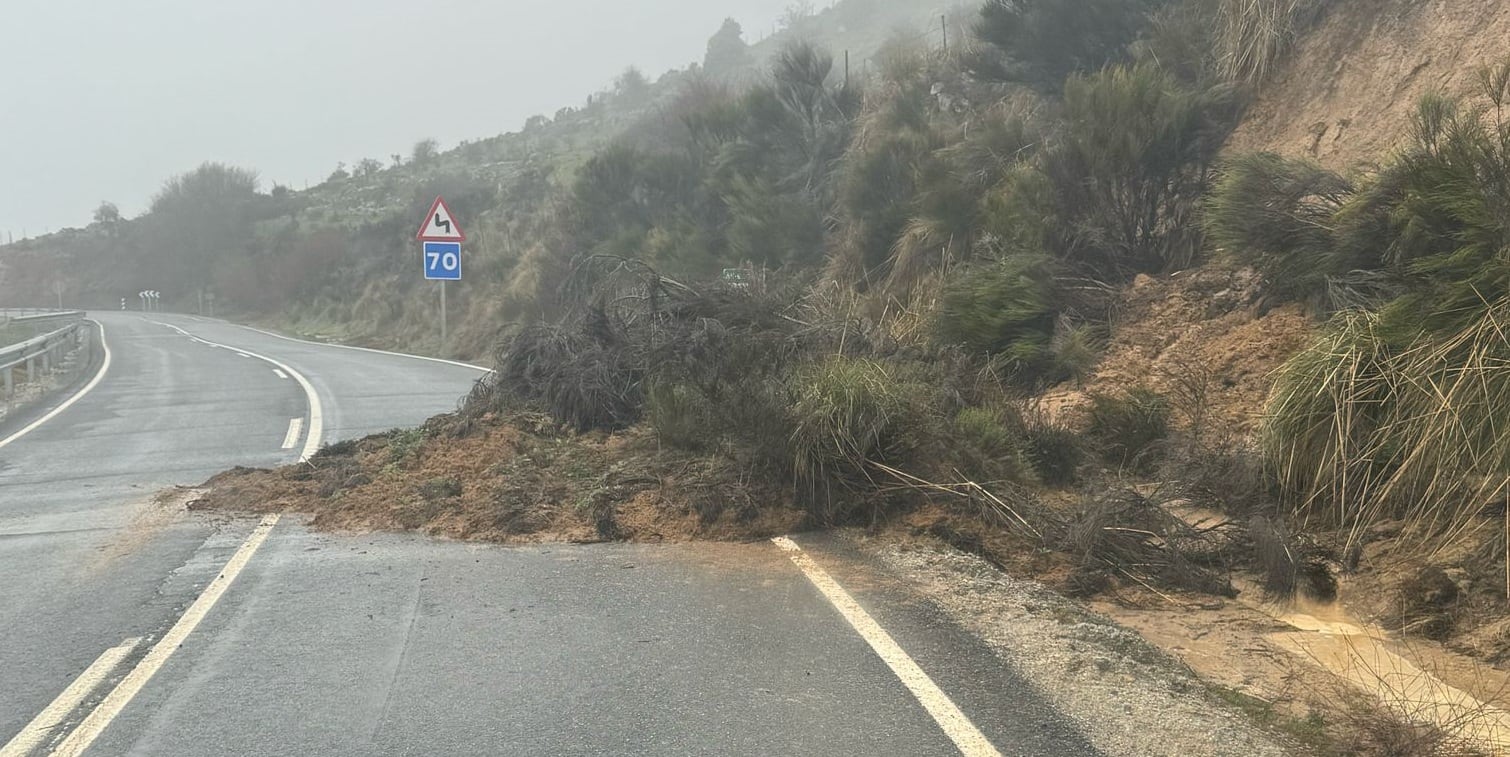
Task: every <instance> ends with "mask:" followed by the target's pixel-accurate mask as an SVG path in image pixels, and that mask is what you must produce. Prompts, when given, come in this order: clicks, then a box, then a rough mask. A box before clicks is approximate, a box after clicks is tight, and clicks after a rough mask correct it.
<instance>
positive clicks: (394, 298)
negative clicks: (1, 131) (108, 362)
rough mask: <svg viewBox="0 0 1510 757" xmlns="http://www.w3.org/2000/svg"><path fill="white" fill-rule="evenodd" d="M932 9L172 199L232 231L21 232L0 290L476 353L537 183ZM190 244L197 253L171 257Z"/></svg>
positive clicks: (839, 23)
mask: <svg viewBox="0 0 1510 757" xmlns="http://www.w3.org/2000/svg"><path fill="white" fill-rule="evenodd" d="M937 18H938V16H937V9H936V8H935V9H932V10H919V9H918V8H917V6H915V4H912V3H908V2H902V1H901V0H846V1H845V2H842V3H838V4H836V5H834V6H833V7H830V8H827V9H824V10H821V11H818V12H817V13H815V14H813V15H810V16H807V17H803V18H799V19H796V20H795V21H794V22H793V23H792V24H791V26H790V28H786V29H783V30H781V31H779V32H778V33H777V34H775V35H771V36H768V37H766V38H765V39H763V40H762V41H761V42H760V43H759V44H756V45H753V46H750V47H749V48H748V50H744V49H742V46H743V44H744V43H743V42H739V41H737V40H736V41H735V42H734V45H735V47H736V48H740V49H736V50H735V52H734V54H732V55H730V56H725V57H724V58H722V59H719V61H718V62H719V68H718V69H716V70H711V71H710V70H705V69H703V68H702V67H700V66H697V65H694V66H693V67H692V68H691V69H688V70H678V71H669V72H666V73H664V74H662V75H660V76H659V77H657V78H654V79H653V80H651V79H645V78H644V77H642V76H641V75H640V74H639V73H638V72H628V73H626V75H625V76H622V77H620V78H619V79H618V80H617V81H616V82H615V83H614V84H613V85H612V86H611V87H609V88H607V89H605V90H604V91H601V92H597V93H592V94H590V95H588V96H587V97H585V99H584V104H583V105H581V106H578V107H567V108H563V109H561V110H560V111H558V112H557V113H555V114H550V115H541V116H537V117H534V118H531V119H530V120H529V121H528V123H526V124H525V126H524V128H523V129H522V130H520V131H515V132H509V133H505V134H501V135H498V136H493V137H487V138H482V139H478V140H474V141H465V142H463V143H462V144H459V145H456V146H454V147H452V148H451V149H448V150H445V151H443V152H438V153H435V152H433V146H431V149H426V150H425V151H424V152H419V151H418V149H417V151H416V152H415V153H414V154H412V155H404V156H394V157H395V158H397V159H398V160H397V161H396V162H395V161H386V160H378V159H369V160H364V161H361V162H360V163H359V164H357V165H353V166H346V165H344V164H342V165H340V166H338V167H337V169H336V171H335V172H333V173H332V175H331V177H330V178H329V179H328V180H327V181H325V182H323V183H321V184H319V185H317V186H314V187H310V188H308V189H307V190H298V189H293V188H289V187H281V186H274V187H256V188H255V189H257V190H258V191H260V192H262V193H263V194H260V195H259V196H258V197H259V198H260V199H253V198H251V197H250V196H248V197H246V198H224V202H230V203H232V204H234V205H236V206H237V207H235V208H234V209H232V208H216V207H212V206H211V205H206V204H205V203H204V202H203V200H202V198H196V199H193V200H187V201H184V202H181V203H180V205H181V206H183V207H182V208H181V209H182V212H183V215H190V214H207V213H213V214H217V215H222V216H234V217H235V218H236V222H235V223H234V224H233V226H235V228H231V227H230V226H224V227H222V228H213V229H210V228H202V229H201V228H172V227H174V226H178V227H183V225H184V223H185V222H180V221H178V220H173V218H172V217H171V215H172V213H171V212H170V211H171V210H172V209H171V208H168V209H167V210H164V212H154V211H156V210H158V209H159V205H160V204H161V203H159V202H155V203H154V206H153V210H149V212H148V213H146V214H144V215H143V216H142V217H140V218H136V219H122V220H116V219H114V218H110V219H107V220H104V221H102V222H97V223H95V224H92V225H91V226H89V227H87V228H84V229H66V230H63V231H60V232H58V233H55V234H51V235H48V236H44V237H39V238H34V239H30V240H24V241H20V242H17V243H15V244H13V245H10V246H8V247H0V271H3V273H0V299H3V300H5V301H6V302H8V303H10V304H13V305H45V304H47V303H48V302H50V301H52V299H53V297H54V296H55V295H54V294H52V293H53V292H54V291H55V290H57V289H62V290H63V291H64V295H63V296H64V299H66V300H67V301H68V302H69V303H70V304H77V305H83V306H88V307H115V306H116V304H117V303H118V301H119V300H120V298H122V297H125V298H127V299H128V301H129V302H130V304H132V305H135V304H136V303H135V301H134V299H131V298H134V297H135V293H136V292H138V291H140V290H142V289H156V290H160V291H162V292H164V297H165V302H164V304H165V306H167V307H168V308H170V309H177V310H183V311H188V312H199V311H201V310H207V311H209V310H213V311H214V312H216V313H218V314H223V315H230V316H233V317H238V318H242V319H250V320H256V321H260V322H263V323H267V324H269V325H274V326H279V327H283V328H288V329H291V330H294V331H298V332H301V333H304V334H307V335H312V336H317V337H320V338H334V339H343V340H346V341H352V342H358V343H363V344H371V345H381V346H388V347H402V348H405V349H409V350H416V351H421V352H429V353H442V352H444V353H446V354H449V355H454V356H463V357H474V358H475V357H480V356H483V355H484V353H486V351H487V350H488V348H489V345H490V344H491V341H492V339H493V337H494V335H495V334H496V332H497V330H498V329H499V328H500V326H501V325H502V323H503V322H505V321H507V320H511V319H514V318H517V317H519V315H520V314H521V313H524V312H530V311H531V310H532V306H531V305H528V304H525V305H523V306H520V307H509V306H505V305H504V304H503V303H502V302H501V301H500V298H498V297H497V296H495V294H496V293H497V291H498V288H499V287H501V286H507V285H508V284H509V281H510V279H511V278H515V277H514V276H513V272H514V270H515V269H516V267H517V266H518V265H519V263H520V261H521V259H522V258H524V257H526V256H527V255H528V254H529V252H530V249H531V247H532V246H536V245H538V244H539V242H540V240H541V239H542V238H543V237H545V236H547V234H548V229H547V228H546V227H547V226H549V225H550V223H551V221H550V215H551V214H552V213H554V212H555V210H556V208H555V207H553V206H552V203H551V202H550V195H551V194H552V193H553V192H559V191H561V189H562V188H563V187H566V186H568V185H569V184H570V183H571V180H572V176H573V174H574V173H575V172H576V170H577V169H578V168H579V167H580V166H581V165H582V164H583V163H584V162H586V161H587V160H588V159H589V158H590V157H591V156H592V155H593V154H594V153H595V152H596V151H598V150H599V149H600V148H602V147H603V146H604V145H607V144H609V143H612V142H616V141H619V142H625V143H631V144H646V143H650V144H653V143H655V142H656V140H657V139H658V138H659V137H658V135H660V134H662V133H664V132H665V131H666V130H667V129H668V128H672V129H676V128H680V123H679V122H678V120H677V119H678V118H679V117H678V116H676V115H674V114H673V113H672V111H674V110H675V108H676V103H677V100H678V98H679V97H681V96H682V93H683V92H684V91H685V90H686V89H687V88H688V87H690V86H693V84H694V83H695V82H708V83H710V84H715V83H717V82H729V83H731V84H734V85H735V86H744V84H740V83H742V82H749V81H755V80H758V79H760V78H762V77H763V76H764V75H765V74H766V72H768V71H769V67H770V64H771V59H772V57H773V56H775V55H776V54H777V53H778V52H779V51H780V50H781V49H782V48H783V46H785V45H787V44H789V43H791V42H793V41H795V40H804V41H809V42H812V43H813V44H815V45H818V46H821V47H822V48H823V49H826V50H834V51H837V52H839V53H840V54H841V55H842V53H843V52H849V53H850V57H851V61H852V67H853V69H854V71H855V76H856V77H858V76H860V75H861V72H862V71H863V70H864V69H866V68H867V67H868V66H869V61H870V60H871V58H873V57H874V56H875V54H876V52H877V50H878V49H879V46H880V45H881V43H882V42H883V41H884V40H886V39H887V38H888V37H889V36H891V35H892V34H894V33H897V32H898V31H899V30H901V31H904V32H905V31H908V30H910V31H911V33H914V34H915V35H916V36H917V37H918V38H919V39H922V40H926V39H927V38H928V37H929V36H930V35H931V36H933V37H937V36H938V35H939V31H938V21H937ZM710 31H711V30H710ZM956 32H957V33H960V34H963V29H959V28H957V29H956ZM750 36H751V35H749V34H746V35H745V37H746V39H747V40H748V38H749V37H750ZM688 53H689V55H688V57H694V56H696V55H697V54H698V51H688ZM715 86H723V85H718V84H715ZM405 152H408V151H407V150H406V151H405ZM200 189H201V190H202V189H203V187H201V188H200ZM196 191H200V190H196ZM200 193H201V194H203V192H202V191H201V192H200ZM437 194H444V195H445V196H446V197H447V198H448V200H449V201H450V202H451V204H452V206H453V207H455V208H456V209H457V211H458V213H460V214H461V216H462V218H463V220H464V224H465V227H466V228H467V230H468V233H469V236H470V241H469V244H468V248H467V253H468V257H467V270H468V275H467V277H466V279H465V280H464V281H463V282H461V283H460V284H458V285H453V286H452V289H451V291H450V293H449V294H450V307H451V322H452V323H453V324H458V326H457V327H453V331H452V335H453V338H452V339H451V340H450V343H448V344H445V345H442V344H440V342H439V333H438V328H437V325H436V318H435V313H434V311H435V308H436V307H437V303H436V302H435V301H434V298H435V290H434V285H433V284H428V283H427V282H422V281H416V280H415V279H416V278H417V277H416V276H414V275H413V273H414V269H415V266H414V265H413V261H414V260H415V259H417V258H416V257H415V256H417V252H415V251H413V250H412V249H411V248H412V246H413V245H412V243H411V242H412V240H411V239H410V234H411V233H412V232H411V231H410V230H409V228H408V227H410V226H412V225H413V224H414V223H415V220H414V219H416V218H418V217H419V216H420V215H422V214H423V212H424V206H426V205H427V203H428V202H429V201H430V199H433V197H434V196H435V195H437ZM159 199H161V198H159ZM170 199H171V198H170ZM219 201H220V200H216V201H215V202H219ZM212 204H213V203H212ZM188 247H197V248H201V251H200V252H197V253H176V252H172V251H171V250H179V249H183V248H188ZM165 248H166V249H165ZM185 255H187V256H189V257H193V256H195V255H198V256H206V255H208V256H212V257H224V258H225V260H224V261H223V262H219V263H213V264H209V265H210V267H213V268H215V269H216V270H213V271H211V270H209V269H208V268H204V267H203V265H201V266H198V268H199V269H200V270H198V271H189V270H186V269H187V268H191V267H189V266H184V265H182V264H181V261H178V260H170V259H174V258H179V257H183V256H185ZM201 262H203V261H201ZM206 298H208V300H207V301H208V302H209V305H208V306H206V305H203V304H202V303H203V302H205V301H206Z"/></svg>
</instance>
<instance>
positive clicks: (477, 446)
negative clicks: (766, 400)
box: [191, 414, 805, 542]
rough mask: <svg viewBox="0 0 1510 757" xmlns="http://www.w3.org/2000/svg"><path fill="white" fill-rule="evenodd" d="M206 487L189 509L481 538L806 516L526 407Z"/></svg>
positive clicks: (719, 527)
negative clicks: (291, 515) (293, 515)
mask: <svg viewBox="0 0 1510 757" xmlns="http://www.w3.org/2000/svg"><path fill="white" fill-rule="evenodd" d="M205 489H206V494H205V496H204V497H203V498H202V499H200V500H198V501H196V502H194V503H192V504H191V508H192V509H212V510H239V511H252V512H300V513H309V514H311V515H313V521H312V522H313V525H314V526H316V527H318V528H327V529H332V530H338V531H342V530H352V531H371V530H413V531H420V532H424V533H428V534H432V535H436V536H443V537H447V538H455V539H465V540H476V541H491V542H535V541H573V542H595V541H608V540H630V541H679V540H687V539H714V540H743V539H757V538H766V537H770V536H775V535H779V534H782V533H787V532H790V531H792V530H796V529H800V528H801V527H802V526H803V525H804V522H805V514H804V513H803V512H801V511H800V510H798V509H796V508H794V507H793V506H792V504H791V493H790V492H784V491H780V490H777V489H773V488H771V487H768V486H762V485H761V483H760V482H759V481H753V480H749V479H748V478H743V477H741V476H739V475H738V474H737V471H735V470H733V469H732V468H730V467H728V466H726V465H723V464H721V463H720V462H719V461H718V460H716V459H713V458H708V457H697V456H689V455H684V454H675V453H671V452H668V451H665V450H663V449H661V448H660V447H659V445H658V444H657V443H656V440H655V438H654V437H653V436H652V435H650V434H646V433H641V432H637V431H633V430H631V431H626V432H619V433H601V432H598V433H587V434H578V433H574V432H567V431H564V430H561V429H560V428H559V427H558V426H557V425H556V424H555V423H553V422H551V421H550V420H549V419H547V418H545V417H543V416H534V415H514V416H510V417H507V418H505V417H502V416H498V415H492V414H488V415H483V416H481V417H478V418H476V419H471V420H464V419H462V418H460V417H458V416H454V415H446V416H438V417H436V418H433V419H431V420H430V421H429V422H428V423H426V424H425V425H424V426H423V427H421V428H417V429H395V430H393V431H389V432H386V433H382V434H375V435H373V436H369V437H366V438H364V439H360V440H355V441H349V442H341V443H337V444H333V445H329V446H327V447H325V448H324V449H322V450H321V451H320V452H319V453H318V454H316V455H314V456H313V457H312V458H311V459H310V460H309V461H308V462H302V463H295V464H293V465H287V466H284V467H282V468H277V469H271V470H269V469H252V468H234V469H232V470H229V471H226V472H224V473H221V474H219V475H217V476H215V477H214V478H212V479H210V480H209V481H207V482H206V483H205Z"/></svg>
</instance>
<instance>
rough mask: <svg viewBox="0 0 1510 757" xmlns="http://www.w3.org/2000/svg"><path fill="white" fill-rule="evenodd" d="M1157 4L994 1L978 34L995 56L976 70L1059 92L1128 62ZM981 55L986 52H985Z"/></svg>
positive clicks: (1135, 0)
mask: <svg viewBox="0 0 1510 757" xmlns="http://www.w3.org/2000/svg"><path fill="white" fill-rule="evenodd" d="M1159 4H1160V3H1159V2H1158V0H990V1H989V2H987V3H986V4H985V5H984V6H983V7H982V8H981V10H980V17H979V19H978V20H977V21H976V25H975V34H976V36H977V37H979V38H980V39H981V40H982V41H984V42H986V43H987V44H989V45H990V46H991V49H990V52H994V53H996V55H981V56H980V58H981V59H980V60H978V61H976V62H975V63H976V67H978V68H981V69H983V71H984V72H985V73H987V74H988V75H993V76H994V77H996V78H1000V79H1004V80H1007V81H1019V82H1024V83H1028V84H1032V85H1034V86H1036V87H1039V88H1042V89H1046V90H1057V89H1058V88H1059V86H1060V85H1062V84H1063V83H1064V79H1065V77H1066V76H1069V75H1070V74H1074V73H1085V72H1090V71H1097V70H1100V69H1101V68H1102V67H1104V66H1106V65H1107V64H1108V63H1115V62H1117V61H1119V60H1123V59H1125V58H1126V56H1127V47H1128V44H1129V43H1131V42H1132V41H1133V40H1135V39H1137V38H1138V35H1139V34H1140V33H1141V32H1142V30H1143V29H1144V28H1146V27H1147V26H1148V22H1149V18H1148V16H1149V12H1150V11H1151V10H1152V9H1153V8H1155V7H1157V6H1158V5H1159ZM982 52H983V53H984V52H986V51H982Z"/></svg>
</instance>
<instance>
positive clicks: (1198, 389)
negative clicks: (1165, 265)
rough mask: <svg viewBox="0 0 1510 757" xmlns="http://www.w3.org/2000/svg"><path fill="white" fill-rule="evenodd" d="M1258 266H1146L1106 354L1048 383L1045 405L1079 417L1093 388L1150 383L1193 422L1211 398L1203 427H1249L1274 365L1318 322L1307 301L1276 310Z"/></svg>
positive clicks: (1079, 420) (1124, 303)
mask: <svg viewBox="0 0 1510 757" xmlns="http://www.w3.org/2000/svg"><path fill="white" fill-rule="evenodd" d="M1258 285H1259V280H1258V276H1257V274H1255V273H1254V272H1252V271H1251V270H1245V269H1240V270H1232V269H1228V268H1224V267H1221V266H1206V267H1202V268H1197V269H1193V270H1189V271H1183V272H1181V273H1178V274H1174V275H1172V276H1165V277H1160V278H1153V277H1149V276H1139V277H1138V278H1137V280H1135V281H1134V282H1133V285H1132V286H1131V287H1130V288H1129V289H1127V290H1126V291H1124V292H1123V293H1122V296H1121V297H1122V298H1121V302H1120V303H1119V305H1118V307H1117V315H1116V319H1115V322H1114V323H1113V325H1112V330H1111V338H1110V340H1109V343H1108V344H1107V347H1106V354H1105V357H1103V358H1102V360H1101V362H1100V364H1099V365H1098V366H1097V367H1096V369H1095V371H1094V372H1093V373H1092V375H1091V376H1090V377H1089V378H1088V379H1087V380H1086V381H1085V382H1084V383H1083V384H1082V385H1079V386H1075V385H1071V384H1065V385H1062V386H1060V387H1057V388H1055V389H1052V390H1050V391H1049V392H1047V393H1045V394H1044V395H1043V397H1042V398H1041V402H1042V405H1043V407H1044V408H1045V409H1046V410H1047V411H1048V412H1049V413H1050V414H1051V415H1053V416H1055V417H1057V418H1060V419H1062V420H1063V421H1064V422H1066V423H1068V424H1069V425H1071V426H1074V427H1080V426H1081V425H1082V424H1083V422H1084V411H1085V410H1086V408H1087V407H1088V406H1089V404H1090V395H1091V394H1093V393H1113V394H1114V393H1117V392H1120V391H1124V390H1126V389H1127V388H1128V387H1132V386H1137V385H1139V384H1142V385H1146V386H1148V387H1149V388H1151V389H1153V390H1154V391H1157V392H1159V393H1160V394H1164V395H1166V396H1168V397H1170V398H1171V401H1172V403H1173V405H1174V408H1175V410H1176V413H1177V417H1176V420H1177V422H1178V423H1181V424H1184V425H1185V426H1186V427H1188V426H1189V425H1190V424H1191V423H1192V422H1194V421H1195V420H1196V419H1197V418H1196V415H1197V414H1196V413H1195V412H1193V409H1194V408H1195V407H1204V408H1205V409H1204V411H1203V415H1202V417H1201V418H1200V421H1201V422H1202V423H1203V424H1204V425H1205V427H1206V428H1213V429H1221V430H1223V431H1225V432H1231V433H1233V434H1236V435H1238V436H1246V435H1249V434H1251V433H1252V432H1253V431H1254V430H1255V429H1256V428H1257V427H1258V423H1259V421H1260V419H1261V417H1262V412H1263V406H1264V400H1265V398H1266V397H1267V396H1268V393H1269V388H1270V386H1271V385H1272V383H1273V373H1274V370H1275V369H1277V368H1278V367H1279V366H1280V365H1281V364H1282V363H1284V361H1285V360H1286V359H1288V358H1289V357H1290V356H1291V355H1293V354H1295V352H1297V351H1298V350H1299V349H1300V348H1301V347H1303V346H1304V345H1305V344H1306V342H1307V341H1308V340H1309V338H1310V336H1311V334H1312V330H1313V328H1314V324H1313V322H1312V321H1311V319H1310V318H1308V317H1307V316H1306V315H1305V313H1304V312H1303V311H1302V309H1301V308H1300V306H1298V305H1294V304H1290V305H1284V306H1282V307H1278V308H1274V309H1272V310H1269V309H1266V308H1265V306H1264V304H1263V303H1262V302H1261V301H1260V295H1259V291H1258Z"/></svg>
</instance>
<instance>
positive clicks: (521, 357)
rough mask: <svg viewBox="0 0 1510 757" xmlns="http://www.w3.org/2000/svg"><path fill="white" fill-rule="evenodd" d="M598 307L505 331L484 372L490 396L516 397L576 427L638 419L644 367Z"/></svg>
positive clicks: (498, 399)
mask: <svg viewBox="0 0 1510 757" xmlns="http://www.w3.org/2000/svg"><path fill="white" fill-rule="evenodd" d="M619 336H620V335H619V334H617V333H616V332H615V330H614V329H613V327H612V326H611V324H609V323H608V322H607V316H606V315H605V314H604V313H602V312H601V311H597V312H594V313H593V314H591V316H590V317H588V318H585V319H582V320H581V321H579V322H578V323H575V324H529V325H526V326H521V327H518V328H516V329H514V330H513V331H511V332H510V333H508V334H506V335H505V336H504V338H503V340H502V347H501V348H500V349H499V351H498V358H497V362H496V368H495V372H494V373H493V375H492V376H491V377H490V379H491V380H490V381H489V384H490V386H491V387H492V390H491V391H492V395H493V401H494V402H495V403H503V402H506V401H508V400H510V399H512V400H517V401H522V402H524V403H527V404H529V405H532V406H535V407H537V408H538V409H541V410H544V411H546V412H548V413H550V414H551V415H552V416H555V417H556V418H557V419H559V420H560V421H562V422H563V423H566V424H568V425H571V426H573V427H575V428H576V429H577V430H579V431H586V430H588V429H616V428H623V427H625V426H628V425H629V424H631V423H634V422H635V421H637V420H639V418H640V409H641V408H640V406H641V402H642V396H641V395H642V380H643V376H644V371H643V368H642V367H641V365H636V364H635V363H636V361H634V360H633V357H632V356H631V355H629V354H627V352H626V350H625V345H624V344H623V343H622V340H621V339H620V338H619Z"/></svg>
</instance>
